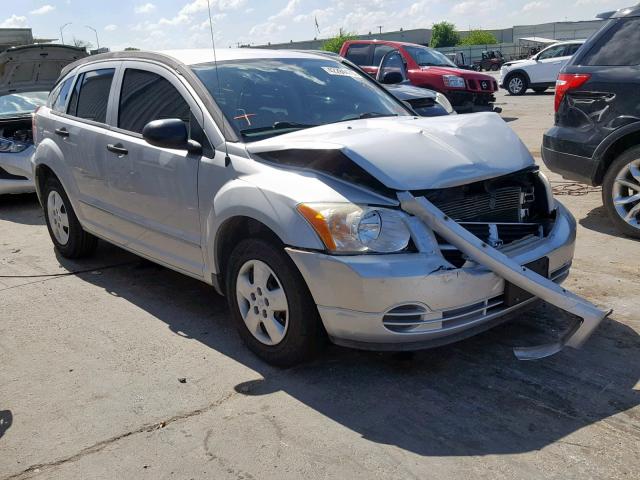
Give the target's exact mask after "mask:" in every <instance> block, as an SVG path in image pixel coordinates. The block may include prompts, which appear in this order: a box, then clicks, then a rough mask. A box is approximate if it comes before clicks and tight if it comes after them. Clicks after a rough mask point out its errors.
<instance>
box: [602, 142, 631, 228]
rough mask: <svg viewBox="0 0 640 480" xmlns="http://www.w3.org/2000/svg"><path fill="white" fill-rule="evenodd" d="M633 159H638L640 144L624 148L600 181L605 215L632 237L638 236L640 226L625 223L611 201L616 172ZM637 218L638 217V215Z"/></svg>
mask: <svg viewBox="0 0 640 480" xmlns="http://www.w3.org/2000/svg"><path fill="white" fill-rule="evenodd" d="M634 160H640V146H636V147H632V148H630V149H628V150H626V151H625V152H623V153H622V154H621V155H620V156H619V157H618V158H616V159H615V160H614V161H613V163H612V164H611V165H610V166H609V169H608V170H607V173H606V174H605V176H604V180H603V182H602V202H603V204H604V208H605V210H606V212H607V215H608V216H609V218H610V219H611V221H612V222H613V224H614V226H615V227H616V228H617V229H618V230H619V231H620V232H622V233H623V234H625V235H627V236H629V237H632V238H640V226H639V227H638V228H636V227H634V226H633V225H630V224H629V223H627V222H626V221H625V220H624V219H623V218H621V217H620V215H619V214H618V212H617V210H616V206H615V205H614V203H613V189H614V186H615V180H616V177H617V175H618V173H619V172H621V171H622V169H623V168H624V167H625V165H628V164H630V163H631V162H633V161H634ZM629 194H630V195H633V193H632V192H630V193H629ZM637 218H639V219H640V216H639V217H637Z"/></svg>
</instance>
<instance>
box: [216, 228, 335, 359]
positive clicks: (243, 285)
mask: <svg viewBox="0 0 640 480" xmlns="http://www.w3.org/2000/svg"><path fill="white" fill-rule="evenodd" d="M226 287H227V288H226V291H227V300H228V303H229V308H230V310H231V315H232V317H233V320H234V324H235V326H236V328H237V329H238V332H239V333H240V336H241V337H242V339H243V340H244V342H245V343H246V344H247V346H248V347H249V348H250V349H251V351H253V352H254V353H255V354H256V355H258V356H259V357H260V358H262V359H263V360H265V361H266V362H268V363H271V364H273V365H277V366H281V367H288V366H292V365H295V364H298V363H300V362H303V361H305V360H307V359H309V358H311V357H313V355H315V354H316V353H317V352H318V351H319V349H320V347H321V346H322V345H323V344H324V332H323V329H322V323H321V321H320V318H319V315H318V310H317V308H316V305H315V302H314V301H313V299H312V297H311V294H310V292H309V290H308V288H307V287H306V284H305V281H304V279H303V278H302V275H300V272H299V271H298V269H297V267H296V266H295V264H294V263H293V261H292V260H291V259H290V258H289V256H288V255H287V254H286V253H285V252H284V250H283V248H282V247H281V246H276V245H274V244H273V242H269V241H265V240H262V239H248V240H243V241H242V242H240V243H239V244H238V246H237V247H236V248H235V249H234V250H233V252H232V254H231V257H230V259H229V263H228V266H227V275H226Z"/></svg>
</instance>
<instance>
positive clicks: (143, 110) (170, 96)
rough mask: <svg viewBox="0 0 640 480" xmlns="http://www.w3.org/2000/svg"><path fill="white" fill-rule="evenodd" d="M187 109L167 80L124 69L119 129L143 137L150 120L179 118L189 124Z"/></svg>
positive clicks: (140, 71) (178, 93) (158, 76)
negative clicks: (143, 130)
mask: <svg viewBox="0 0 640 480" xmlns="http://www.w3.org/2000/svg"><path fill="white" fill-rule="evenodd" d="M190 112H191V111H190V109H189V105H188V104H187V102H186V100H185V99H184V98H183V97H182V95H180V92H178V90H176V88H175V87H174V86H173V85H171V82H169V81H168V80H167V79H165V78H162V77H161V76H160V75H157V74H155V73H153V72H147V71H145V70H136V69H131V68H129V69H127V70H126V72H125V74H124V80H123V81H122V91H121V92H120V108H119V109H118V127H119V128H122V129H123V130H127V131H129V132H135V133H142V129H143V128H144V127H145V125H146V124H147V123H149V122H151V121H153V120H163V119H167V118H179V119H180V120H183V121H184V122H186V123H189V114H190Z"/></svg>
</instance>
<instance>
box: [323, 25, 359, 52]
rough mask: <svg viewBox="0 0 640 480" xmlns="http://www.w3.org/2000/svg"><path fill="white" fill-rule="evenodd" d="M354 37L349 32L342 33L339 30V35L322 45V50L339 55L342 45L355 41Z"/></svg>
mask: <svg viewBox="0 0 640 480" xmlns="http://www.w3.org/2000/svg"><path fill="white" fill-rule="evenodd" d="M355 39H356V35H355V34H353V33H349V32H343V31H342V30H340V33H339V34H338V35H336V36H335V37H332V38H330V39H328V40H327V41H326V42H324V45H322V50H324V51H326V52H333V53H340V49H341V48H342V44H343V43H344V42H346V41H347V40H355Z"/></svg>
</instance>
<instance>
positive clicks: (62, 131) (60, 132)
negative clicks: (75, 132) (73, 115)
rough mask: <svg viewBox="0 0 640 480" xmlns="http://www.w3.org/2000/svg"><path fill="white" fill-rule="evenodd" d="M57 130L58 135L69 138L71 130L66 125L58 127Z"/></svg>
mask: <svg viewBox="0 0 640 480" xmlns="http://www.w3.org/2000/svg"><path fill="white" fill-rule="evenodd" d="M55 132H56V135H59V136H61V137H62V138H69V132H68V131H67V129H66V128H64V127H62V128H58V129H56V130H55Z"/></svg>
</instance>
